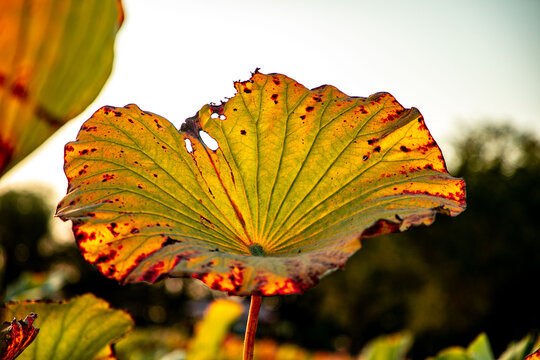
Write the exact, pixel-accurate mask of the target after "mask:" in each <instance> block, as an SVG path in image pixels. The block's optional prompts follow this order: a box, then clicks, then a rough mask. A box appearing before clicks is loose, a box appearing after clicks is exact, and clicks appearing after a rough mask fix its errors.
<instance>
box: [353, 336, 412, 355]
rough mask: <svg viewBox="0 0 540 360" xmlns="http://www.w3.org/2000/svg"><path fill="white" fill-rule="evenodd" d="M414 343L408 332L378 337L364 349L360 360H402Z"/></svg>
mask: <svg viewBox="0 0 540 360" xmlns="http://www.w3.org/2000/svg"><path fill="white" fill-rule="evenodd" d="M412 343H413V337H412V334H410V333H408V332H403V333H398V334H392V335H387V336H381V337H378V338H376V339H374V340H372V341H370V342H369V343H368V344H367V345H366V346H365V347H364V348H363V349H362V353H361V355H360V360H402V359H405V355H407V352H408V351H409V349H410V348H411V346H412Z"/></svg>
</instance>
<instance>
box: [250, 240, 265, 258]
mask: <svg viewBox="0 0 540 360" xmlns="http://www.w3.org/2000/svg"><path fill="white" fill-rule="evenodd" d="M248 249H249V252H250V253H251V255H253V256H265V255H266V252H265V251H264V249H263V247H262V246H261V245H260V244H257V243H254V244H251V245H249V247H248Z"/></svg>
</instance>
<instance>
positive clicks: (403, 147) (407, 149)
mask: <svg viewBox="0 0 540 360" xmlns="http://www.w3.org/2000/svg"><path fill="white" fill-rule="evenodd" d="M399 150H401V151H403V152H409V151H411V149H409V148H408V147H406V146H405V145H401V147H400V148H399Z"/></svg>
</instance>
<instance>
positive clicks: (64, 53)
mask: <svg viewBox="0 0 540 360" xmlns="http://www.w3.org/2000/svg"><path fill="white" fill-rule="evenodd" d="M122 20H123V11H122V5H121V3H120V0H95V1H80V0H28V1H21V0H2V1H0V49H1V50H0V52H1V56H0V174H1V173H2V172H3V171H4V170H6V169H7V168H8V167H9V166H10V165H13V164H15V163H16V162H18V161H19V160H21V159H22V158H23V157H24V156H26V155H27V154H28V153H30V152H31V151H32V150H33V149H35V148H36V147H37V146H38V145H40V144H41V143H42V142H43V141H44V140H45V139H46V138H47V137H49V136H50V135H51V134H52V133H53V132H54V131H56V129H58V128H59V127H60V126H61V125H62V124H64V123H65V122H66V121H67V120H69V119H71V118H73V117H75V116H76V115H78V114H79V113H80V112H82V111H83V110H84V108H86V107H87V106H88V105H89V104H90V102H92V100H94V98H95V97H96V96H97V94H98V93H99V91H100V90H101V88H102V87H103V84H104V83H105V81H106V79H107V78H108V77H109V73H110V72H111V68H112V60H113V45H114V39H115V35H116V32H117V30H118V29H119V27H120V24H121V23H122Z"/></svg>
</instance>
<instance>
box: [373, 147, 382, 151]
mask: <svg viewBox="0 0 540 360" xmlns="http://www.w3.org/2000/svg"><path fill="white" fill-rule="evenodd" d="M373 151H374V152H381V147H380V146H377V147H376V148H375V149H373Z"/></svg>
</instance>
